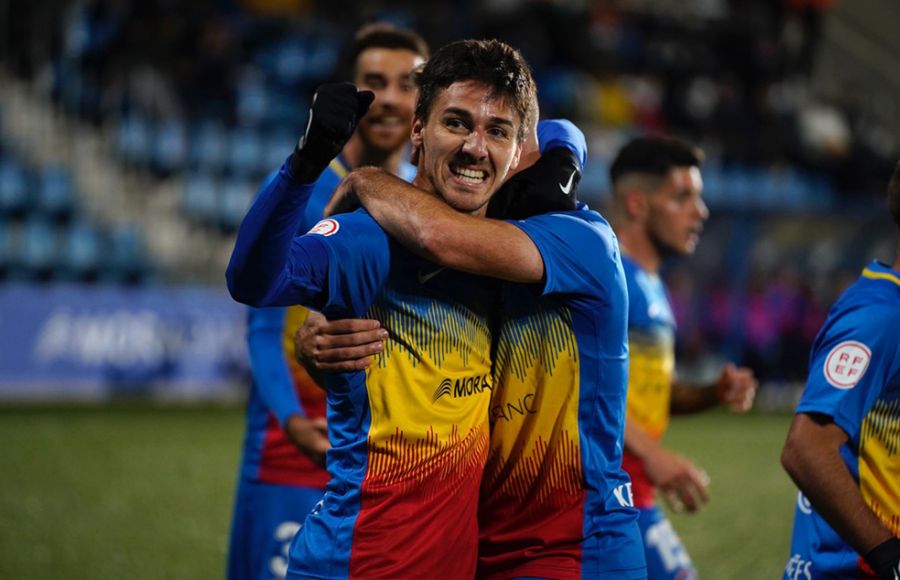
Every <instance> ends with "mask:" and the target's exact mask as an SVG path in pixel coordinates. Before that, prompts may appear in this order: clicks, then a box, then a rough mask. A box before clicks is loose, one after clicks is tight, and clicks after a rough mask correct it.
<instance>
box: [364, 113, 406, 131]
mask: <svg viewBox="0 0 900 580" xmlns="http://www.w3.org/2000/svg"><path fill="white" fill-rule="evenodd" d="M371 123H372V124H373V125H378V126H379V127H385V128H389V129H390V128H393V127H399V126H400V125H402V124H403V119H401V118H400V117H396V116H393V115H391V116H384V117H375V118H373V119H372V120H371Z"/></svg>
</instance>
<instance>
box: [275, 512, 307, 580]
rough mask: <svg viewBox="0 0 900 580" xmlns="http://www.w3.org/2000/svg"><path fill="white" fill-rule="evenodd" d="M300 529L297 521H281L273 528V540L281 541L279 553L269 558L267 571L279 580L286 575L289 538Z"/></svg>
mask: <svg viewBox="0 0 900 580" xmlns="http://www.w3.org/2000/svg"><path fill="white" fill-rule="evenodd" d="M299 530H300V524H298V523H297V522H282V523H281V524H279V525H278V527H277V528H275V536H274V537H275V540H276V541H279V542H281V554H279V555H278V556H274V557H273V558H272V559H271V560H269V572H271V573H272V574H273V575H274V576H275V577H276V578H278V579H279V580H283V578H284V577H285V576H286V575H287V569H288V557H289V556H290V552H291V540H293V539H294V535H296V533H297V532H298V531H299Z"/></svg>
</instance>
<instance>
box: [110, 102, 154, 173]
mask: <svg viewBox="0 0 900 580" xmlns="http://www.w3.org/2000/svg"><path fill="white" fill-rule="evenodd" d="M152 137H153V136H152V133H151V130H150V125H149V123H148V122H147V120H146V119H144V118H143V117H141V116H140V115H137V114H131V115H128V116H127V117H124V118H122V119H121V120H120V122H119V127H118V135H117V143H116V144H117V146H118V149H119V155H120V156H121V157H122V159H123V160H124V161H125V162H126V163H128V164H131V165H136V166H139V167H146V166H147V165H148V164H149V161H150V152H151V148H152V145H153V139H152Z"/></svg>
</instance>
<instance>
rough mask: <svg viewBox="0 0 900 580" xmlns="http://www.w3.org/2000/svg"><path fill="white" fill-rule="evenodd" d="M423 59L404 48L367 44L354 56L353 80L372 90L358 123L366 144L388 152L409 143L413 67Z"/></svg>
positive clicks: (413, 88)
mask: <svg viewBox="0 0 900 580" xmlns="http://www.w3.org/2000/svg"><path fill="white" fill-rule="evenodd" d="M422 62H423V60H422V57H421V56H419V55H418V54H416V53H414V52H412V51H411V50H406V49H403V48H399V49H391V48H367V49H366V50H364V51H362V52H361V53H360V54H359V56H358V57H357V59H356V73H355V76H354V79H353V82H354V83H355V84H356V86H357V87H359V89H360V90H369V91H372V92H373V93H375V101H374V102H373V103H372V105H371V106H370V107H369V112H368V113H366V115H365V116H364V117H363V118H362V119H361V120H360V122H359V126H358V127H357V132H358V134H359V136H360V137H361V138H362V140H363V142H364V143H365V144H366V145H367V146H369V147H372V148H374V149H377V150H380V151H383V152H385V153H388V154H390V153H392V152H394V151H396V150H397V149H400V148H402V147H405V146H406V144H407V143H409V133H410V129H411V127H412V120H413V110H414V109H415V106H416V94H417V90H416V85H415V83H414V82H413V80H412V71H413V69H414V68H415V67H417V66H419V65H420V64H422Z"/></svg>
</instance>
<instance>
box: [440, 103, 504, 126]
mask: <svg viewBox="0 0 900 580" xmlns="http://www.w3.org/2000/svg"><path fill="white" fill-rule="evenodd" d="M444 114H445V115H457V116H459V117H462V118H464V119H466V120H467V121H471V120H472V113H470V112H469V111H467V110H466V109H461V108H459V107H447V108H446V109H444ZM488 121H489V122H490V124H491V125H503V126H505V127H509V128H510V129H512V128H513V127H515V124H514V123H513V122H512V120H511V119H507V118H506V117H496V116H494V117H490V118H489V119H488Z"/></svg>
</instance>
